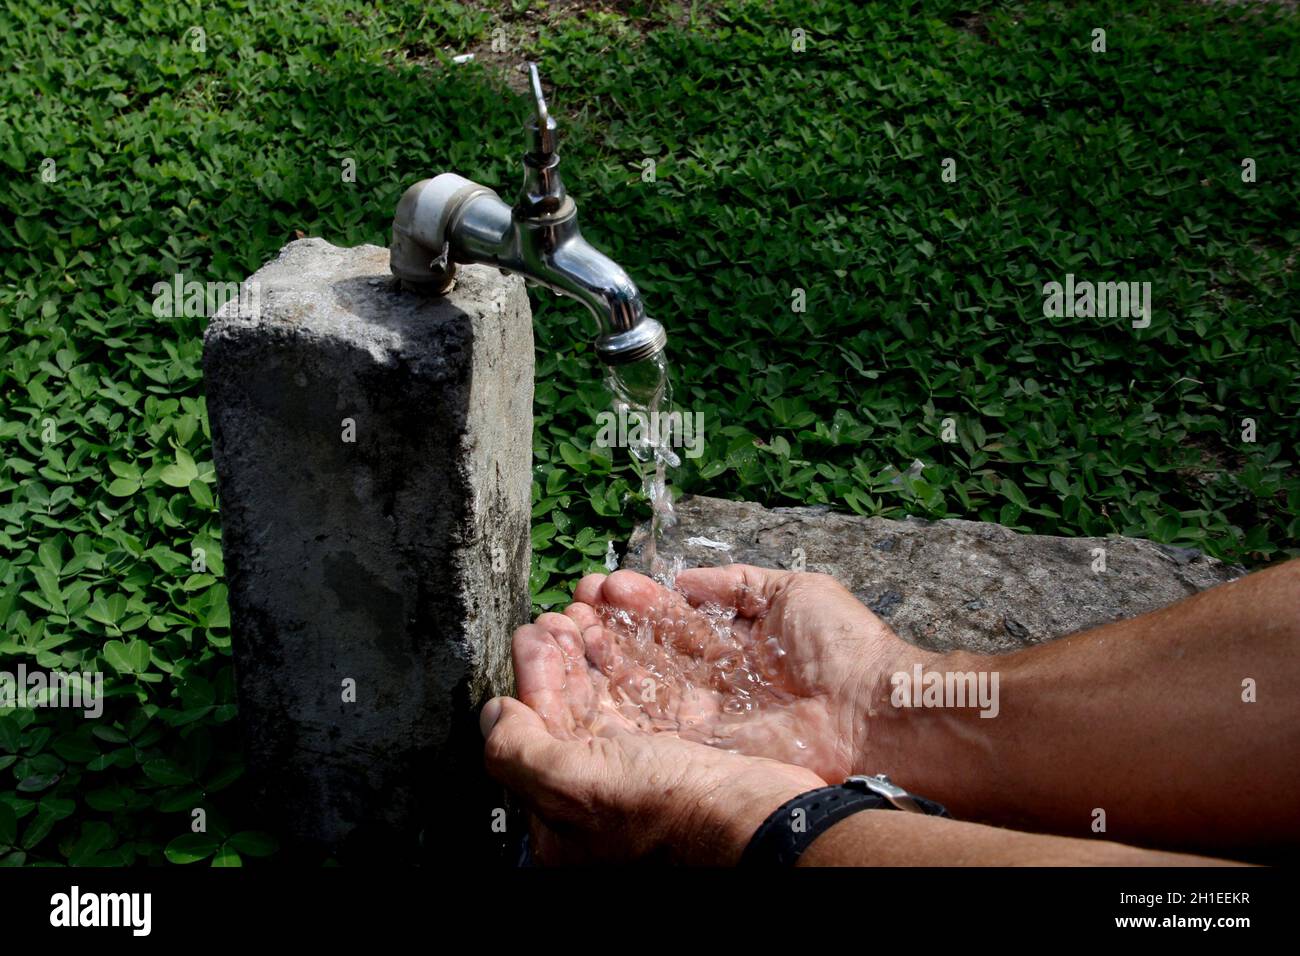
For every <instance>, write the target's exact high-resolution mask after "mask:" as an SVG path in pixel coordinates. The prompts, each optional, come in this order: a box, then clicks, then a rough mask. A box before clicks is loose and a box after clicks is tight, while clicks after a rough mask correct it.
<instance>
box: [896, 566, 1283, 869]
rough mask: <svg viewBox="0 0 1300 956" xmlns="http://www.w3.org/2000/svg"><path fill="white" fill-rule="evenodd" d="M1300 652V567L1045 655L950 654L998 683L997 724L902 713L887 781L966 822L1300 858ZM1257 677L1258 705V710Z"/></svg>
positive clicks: (944, 662) (947, 663)
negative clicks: (1250, 692) (1281, 847)
mask: <svg viewBox="0 0 1300 956" xmlns="http://www.w3.org/2000/svg"><path fill="white" fill-rule="evenodd" d="M1298 649H1300V562H1291V563H1289V564H1286V565H1282V566H1279V567H1276V568H1273V569H1270V570H1268V571H1265V572H1261V573H1259V574H1256V575H1252V576H1250V577H1247V578H1244V579H1241V580H1239V581H1236V582H1233V583H1231V584H1227V585H1224V586H1222V587H1219V588H1215V589H1213V590H1211V591H1207V592H1204V593H1203V594H1200V595H1197V596H1195V597H1192V598H1190V599H1188V600H1186V601H1182V602H1180V603H1178V604H1176V605H1173V606H1171V607H1168V608H1164V609H1162V610H1160V611H1156V612H1153V613H1151V614H1146V615H1143V616H1141V617H1138V618H1134V619H1133V620H1130V621H1122V622H1118V623H1115V624H1111V625H1107V626H1105V627H1100V628H1097V629H1094V630H1092V631H1088V632H1085V633H1081V634H1077V635H1073V636H1070V637H1067V638H1063V639H1061V640H1060V641H1056V642H1053V643H1051V644H1048V645H1044V646H1041V647H1035V648H1031V649H1028V650H1025V651H1021V652H1016V653H1014V654H1008V655H1000V656H978V655H969V654H952V655H943V656H937V657H935V658H933V659H931V660H929V661H928V662H927V663H926V665H925V666H926V669H927V670H937V671H958V672H961V671H981V670H982V671H997V672H998V674H999V690H1000V694H999V701H998V713H997V716H996V717H993V718H982V717H980V716H979V715H978V711H977V710H974V709H969V708H968V709H964V710H956V709H943V708H940V709H928V708H908V709H898V708H894V709H890V708H885V709H884V710H883V711H882V712H881V713H880V714H878V716H877V724H876V727H875V730H874V732H873V734H872V740H871V743H872V748H871V755H872V756H873V757H874V758H875V765H874V766H873V767H872V768H871V769H872V770H875V771H885V772H891V773H892V774H893V775H894V776H895V779H896V780H897V781H898V782H899V783H901V784H903V785H904V786H907V787H909V788H910V789H914V790H916V791H917V792H919V793H921V794H924V795H926V796H929V797H932V798H934V799H937V800H940V801H941V802H944V803H945V804H947V805H948V806H949V808H950V809H951V810H952V811H953V812H954V814H955V815H956V816H959V817H963V818H966V819H979V820H984V821H988V822H993V823H998V824H1002V825H1007V826H1014V827H1018V828H1019V827H1023V828H1031V829H1046V830H1050V831H1054V832H1058V833H1066V834H1071V835H1080V836H1089V835H1091V834H1093V833H1098V832H1104V833H1105V835H1106V836H1107V837H1109V838H1114V839H1119V840H1125V841H1129V840H1132V841H1138V842H1145V843H1153V844H1163V845H1178V846H1197V847H1203V848H1206V849H1211V850H1221V849H1228V848H1248V847H1251V846H1255V845H1272V846H1274V847H1276V846H1277V845H1278V844H1279V843H1283V844H1286V843H1290V844H1292V845H1294V844H1295V843H1297V842H1300V817H1298V816H1297V814H1296V812H1295V808H1296V807H1297V806H1300V757H1298V755H1300V695H1297V694H1296V693H1295V687H1296V686H1297V685H1298V683H1300V655H1298V654H1297V653H1296V651H1297V650H1298ZM1247 679H1250V680H1253V681H1254V682H1255V685H1256V687H1257V695H1258V696H1257V702H1254V703H1250V702H1247V701H1245V700H1243V681H1246V680H1247ZM1099 811H1100V812H1101V813H1104V825H1105V830H1104V831H1099V830H1098V829H1097V824H1098V821H1100V820H1102V819H1103V818H1102V816H1101V813H1099Z"/></svg>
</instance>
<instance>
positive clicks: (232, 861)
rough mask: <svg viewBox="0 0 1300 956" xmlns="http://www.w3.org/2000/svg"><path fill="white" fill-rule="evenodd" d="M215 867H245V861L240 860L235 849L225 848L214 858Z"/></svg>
mask: <svg viewBox="0 0 1300 956" xmlns="http://www.w3.org/2000/svg"><path fill="white" fill-rule="evenodd" d="M212 865H213V866H243V865H244V861H243V860H241V859H240V858H239V854H238V853H236V852H235V850H234V848H233V847H229V846H223V847H222V848H221V849H220V850H218V851H217V853H216V855H215V856H214V857H213V858H212Z"/></svg>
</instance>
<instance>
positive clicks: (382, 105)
mask: <svg viewBox="0 0 1300 956" xmlns="http://www.w3.org/2000/svg"><path fill="white" fill-rule="evenodd" d="M530 7H531V9H530ZM502 9H503V10H505V11H506V12H505V13H504V14H501V15H499V14H497V13H495V12H489V10H488V9H487V7H485V6H480V7H471V6H463V5H459V4H454V3H447V2H441V0H438V2H432V3H430V2H421V3H415V2H396V3H388V4H385V5H384V8H383V9H382V10H379V11H376V10H372V9H369V8H367V7H365V6H363V5H359V4H350V3H344V2H340V0H315V2H286V3H279V4H275V5H271V6H267V5H260V4H253V3H244V2H223V3H215V4H209V5H204V6H202V7H201V6H199V5H197V4H194V5H186V4H178V3H174V2H168V3H161V2H157V0H148V2H145V3H141V2H140V0H98V2H94V3H89V2H85V0H81V2H73V3H70V4H69V3H57V4H56V3H52V2H37V0H0V37H3V39H2V40H0V44H3V47H0V52H2V53H3V58H4V59H5V61H6V62H8V63H10V64H12V65H11V67H10V68H8V69H7V70H6V71H5V73H4V74H3V77H2V78H0V93H2V94H3V95H0V103H2V104H3V105H2V106H0V167H2V168H3V170H4V176H3V178H0V197H2V198H0V207H2V208H3V210H4V215H3V216H0V250H2V255H0V272H2V273H3V288H2V289H0V354H3V356H4V357H3V360H2V361H0V455H2V456H3V461H2V463H0V669H8V670H14V669H16V667H17V666H18V664H20V663H23V664H26V665H27V666H28V667H30V668H44V669H53V668H58V669H64V670H85V669H97V668H98V669H102V670H103V671H105V672H106V674H107V675H108V680H107V688H108V693H109V697H108V700H107V701H106V704H105V713H104V716H103V718H102V719H100V720H97V721H86V720H82V719H81V718H80V715H79V714H71V713H68V712H66V711H59V710H38V711H29V710H15V711H10V712H7V713H0V864H11V865H12V864H24V863H26V864H50V863H53V864H63V863H73V864H129V863H133V862H137V861H147V862H161V861H163V860H165V859H171V860H173V861H175V862H192V861H204V862H213V863H221V864H227V865H228V864H233V863H238V862H241V861H242V860H244V859H245V858H249V857H253V858H257V857H263V856H266V855H268V854H273V853H274V849H275V840H274V836H273V835H267V834H261V833H258V832H257V830H256V820H254V819H251V818H250V817H249V815H248V813H247V810H246V808H245V806H244V802H243V797H242V790H241V786H240V773H241V768H242V762H241V759H240V756H239V750H238V739H237V736H236V734H235V733H234V730H233V723H232V721H233V718H234V716H235V703H234V696H233V682H232V677H231V665H230V660H231V659H230V634H229V617H228V613H227V608H226V589H225V585H224V584H223V579H222V573H223V564H222V555H221V549H220V534H219V532H220V525H219V520H218V508H219V504H220V503H219V501H217V500H215V495H214V484H213V480H214V479H213V473H212V465H211V454H210V443H209V434H208V427H207V420H206V414H205V410H204V404H203V390H202V381H201V376H200V370H199V359H200V354H201V338H200V337H201V333H202V327H203V323H204V320H203V319H201V318H197V319H196V318H182V319H176V320H170V319H157V318H155V317H154V316H153V314H152V312H151V302H152V295H151V292H150V290H151V288H152V286H153V284H154V283H155V282H159V281H168V280H169V279H170V277H171V276H172V275H173V274H174V273H176V272H183V273H185V275H186V276H187V277H189V278H198V279H201V280H239V279H242V278H243V277H245V276H246V275H248V274H249V273H251V272H252V271H253V270H255V269H256V268H257V267H258V266H259V265H260V264H261V263H262V262H264V261H265V260H266V259H267V258H269V257H271V256H273V255H274V253H275V252H276V250H277V249H279V248H280V246H282V245H283V244H284V243H285V242H287V241H289V240H290V239H292V238H294V237H295V235H297V234H299V233H302V234H306V235H318V236H322V237H324V238H326V239H328V240H329V241H331V242H334V243H336V244H340V245H351V244H356V243H362V242H371V243H377V244H385V243H386V242H387V228H388V223H389V220H390V217H391V211H392V208H393V206H394V203H395V201H396V198H397V196H399V195H400V193H401V191H402V189H403V188H404V187H405V186H407V185H409V184H410V183H411V182H412V181H414V180H415V179H417V178H420V177H422V176H425V175H429V174H432V173H435V172H438V171H442V170H454V171H457V172H460V173H461V174H463V175H466V176H468V177H470V178H472V179H476V180H478V181H481V182H484V183H487V184H490V185H494V186H498V187H500V188H501V189H502V190H503V191H505V193H506V194H507V195H508V194H509V193H511V192H512V191H513V189H514V188H515V184H516V183H517V180H518V175H519V172H518V154H519V152H520V149H521V143H522V137H521V130H520V122H521V119H522V117H523V115H524V110H525V107H526V104H524V103H523V102H521V101H519V100H518V99H517V98H514V97H513V95H512V94H510V93H508V92H507V91H504V90H503V88H502V86H501V83H500V81H499V78H498V77H497V76H496V75H495V74H494V73H493V72H492V71H491V70H488V69H485V68H484V67H483V66H481V65H480V64H478V63H475V64H468V65H464V66H450V65H447V64H446V63H445V62H444V61H443V59H442V53H440V51H445V52H449V53H458V52H462V51H463V50H466V49H471V48H473V49H482V48H484V46H485V45H486V44H487V43H488V42H489V41H490V39H491V37H492V36H493V33H494V31H496V30H497V29H498V28H501V27H504V28H505V30H506V35H507V36H508V37H510V38H512V39H513V40H514V41H517V40H518V38H520V37H526V36H527V35H528V26H529V24H531V23H535V22H537V21H536V17H538V16H544V17H545V23H546V27H545V29H544V30H542V36H541V38H540V39H536V40H532V39H530V40H528V41H527V42H526V43H525V44H524V45H522V46H519V47H516V49H515V52H516V53H517V55H518V57H519V58H522V57H523V55H524V54H525V53H527V54H531V55H540V56H541V57H542V58H543V60H544V63H545V68H544V69H545V76H546V78H547V80H548V82H549V83H551V84H554V85H555V86H556V88H557V89H556V91H555V92H554V94H552V96H551V105H552V108H553V110H554V112H556V114H557V115H558V116H559V118H560V121H561V123H562V124H563V125H562V132H563V137H564V138H563V140H562V149H563V152H564V172H565V177H566V181H567V183H568V184H569V188H570V190H571V191H572V192H573V193H574V195H575V196H576V197H577V199H578V201H579V204H580V206H581V209H582V216H583V226H584V232H585V234H586V235H587V236H588V238H590V239H591V240H592V241H593V242H594V243H596V244H597V245H599V246H601V247H602V248H604V249H605V250H607V251H608V252H609V253H610V254H611V255H612V256H613V257H614V258H615V259H616V260H618V261H619V262H620V263H621V264H623V265H624V266H625V267H626V268H627V269H628V271H629V272H630V273H631V274H632V275H633V276H634V277H635V278H636V280H637V281H638V283H639V284H640V285H641V287H642V289H643V291H644V293H645V296H646V299H647V301H648V303H649V305H650V308H651V310H652V313H653V314H655V315H656V316H657V317H658V318H660V319H661V320H662V321H663V322H664V323H665V324H666V325H667V326H668V328H669V331H670V336H671V338H670V348H672V357H673V361H674V376H675V382H676V397H677V401H678V404H679V405H680V406H682V407H683V408H685V409H688V410H692V411H701V412H703V413H704V414H705V416H706V419H705V420H706V431H705V435H706V438H707V445H706V450H705V453H704V454H703V456H701V457H700V458H699V459H696V460H687V462H686V467H685V468H684V469H683V470H682V473H681V474H680V475H679V476H678V477H677V485H678V488H679V489H681V490H684V491H688V492H699V493H707V494H712V495H718V496H722V497H731V498H747V499H752V500H758V501H762V502H764V503H767V504H771V505H782V504H826V505H830V506H831V507H833V508H836V509H841V510H845V511H852V512H857V513H861V514H881V515H888V516H899V515H903V514H914V515H920V516H924V517H930V518H939V517H945V516H951V517H967V518H977V519H980V520H988V521H1000V522H1003V523H1005V524H1008V525H1011V526H1013V527H1015V528H1018V529H1022V530H1025V531H1034V532H1040V533H1051V534H1066V535H1106V534H1116V533H1118V534H1129V535H1138V536H1142V537H1147V538H1151V539H1153V540H1156V541H1160V542H1164V543H1168V544H1171V545H1177V546H1190V547H1196V548H1200V549H1202V550H1205V551H1207V552H1209V553H1210V554H1213V555H1215V556H1218V557H1221V558H1223V559H1225V560H1229V561H1236V562H1241V563H1244V564H1247V565H1255V564H1259V563H1263V562H1267V561H1272V560H1277V559H1280V558H1283V557H1286V556H1289V555H1295V554H1298V553H1300V546H1298V544H1297V542H1298V541H1300V470H1298V469H1297V465H1296V456H1297V451H1298V450H1300V448H1298V444H1300V422H1298V421H1297V418H1296V412H1295V410H1296V408H1297V407H1298V406H1300V324H1298V323H1297V311H1298V310H1297V296H1296V291H1297V288H1296V285H1297V282H1296V273H1295V264H1296V253H1297V249H1300V208H1298V206H1300V204H1298V202H1297V197H1298V194H1297V190H1298V189H1300V187H1298V186H1297V182H1298V181H1300V177H1297V168H1296V158H1295V153H1294V146H1295V144H1296V143H1297V142H1300V117H1298V116H1297V113H1296V111H1295V108H1294V104H1295V103H1296V101H1297V99H1298V98H1300V76H1298V71H1300V61H1298V60H1297V58H1296V57H1295V56H1294V51H1295V49H1296V45H1297V42H1298V41H1300V20H1298V19H1297V16H1296V14H1295V13H1294V12H1290V11H1287V10H1285V9H1281V8H1274V7H1272V6H1268V5H1265V6H1263V7H1259V6H1250V5H1248V6H1246V7H1240V6H1224V5H1219V4H1197V3H1192V2H1158V3H1153V4H1148V5H1144V6H1143V7H1142V8H1141V9H1140V10H1139V9H1135V8H1131V7H1130V6H1129V5H1125V4H1119V3H1086V2H1085V3H1077V4H1075V3H1070V4H1065V3H1057V2H1045V3H1039V2H1024V3H1015V2H1005V3H980V2H970V3H954V2H939V0H935V2H926V3H912V4H871V5H864V6H859V5H858V4H856V3H852V2H848V0H845V2H838V0H836V2H832V0H827V2H823V3H820V4H813V3H789V2H776V3H772V4H766V3H756V2H744V0H730V2H722V3H717V4H707V5H704V4H700V5H696V6H695V7H688V6H682V7H675V6H670V5H665V4H636V3H631V4H618V5H617V6H616V5H615V4H613V3H612V2H611V3H608V4H606V5H605V6H604V7H599V6H595V5H593V6H592V8H591V9H585V10H584V9H582V8H566V7H564V6H563V5H559V4H557V5H556V6H555V7H554V8H543V7H542V6H541V5H539V4H531V5H530V4H528V3H526V2H525V3H515V4H513V5H509V6H504V7H503V8H502ZM195 26H198V27H201V28H202V30H203V31H204V33H203V41H204V42H203V47H204V49H203V50H201V51H200V50H198V49H197V46H198V44H197V42H196V35H195V34H193V33H192V32H191V28H193V27H195ZM1096 27H1102V28H1104V29H1105V30H1106V31H1107V50H1106V52H1105V53H1093V52H1091V50H1090V44H1091V42H1092V30H1093V29H1094V28H1096ZM794 28H799V29H801V30H803V31H805V35H806V49H805V50H804V51H803V52H798V53H797V52H794V51H792V50H791V34H790V31H791V30H792V29H794ZM948 157H950V158H953V159H955V160H956V172H957V179H956V181H955V182H945V181H944V179H943V177H942V175H941V173H942V161H943V159H944V158H948ZM1246 157H1250V158H1253V159H1254V160H1255V161H1256V163H1257V170H1258V179H1257V181H1256V182H1253V183H1247V182H1243V179H1242V166H1241V163H1242V160H1243V159H1244V158H1246ZM347 158H350V159H352V160H354V161H355V166H356V173H357V175H356V181H355V182H344V181H343V179H342V177H341V176H340V169H341V166H342V163H343V161H344V159H347ZM47 159H48V160H52V161H53V163H54V167H53V169H54V171H55V177H54V181H53V182H47V181H45V180H44V179H43V178H42V175H41V173H42V169H43V168H49V167H48V163H46V160H47ZM647 159H654V160H655V179H654V181H653V182H647V181H645V179H644V178H643V175H642V172H643V169H644V168H645V167H644V163H645V160H647ZM1067 272H1072V273H1074V274H1076V275H1077V276H1078V277H1079V278H1080V279H1092V280H1094V281H1097V280H1135V281H1140V280H1147V281H1150V282H1151V283H1152V289H1153V294H1154V299H1155V305H1154V312H1153V316H1152V322H1151V325H1150V327H1149V328H1145V329H1134V328H1132V327H1131V324H1130V322H1129V321H1128V320H1127V319H1123V318H1110V319H1091V318H1070V319H1064V318H1047V317H1045V316H1044V315H1043V308H1042V303H1043V297H1042V294H1041V290H1042V284H1043V283H1044V282H1046V281H1049V280H1057V281H1061V280H1063V279H1064V275H1065V273H1067ZM800 289H801V290H803V294H804V296H805V297H806V309H805V310H804V311H795V310H794V309H793V308H792V305H793V304H794V302H795V296H796V294H797V293H796V290H800ZM535 306H536V308H535V313H536V326H537V338H538V353H537V354H538V369H537V398H536V437H535V441H534V455H535V459H536V483H535V488H534V502H535V507H534V528H533V541H534V546H535V548H536V553H535V556H534V567H533V575H532V586H533V592H534V598H535V600H536V601H538V602H539V603H542V604H546V603H553V602H556V601H560V600H563V599H564V597H565V596H566V595H567V588H568V586H569V584H570V583H571V582H572V581H573V580H574V578H575V577H576V576H577V575H578V574H579V573H581V572H582V571H583V570H585V569H588V568H592V567H596V566H598V565H599V563H600V561H601V559H602V557H603V555H604V553H605V549H606V544H607V541H608V540H610V539H615V540H623V539H625V538H626V535H627V533H628V532H629V530H630V528H631V526H632V523H633V521H634V520H635V519H636V518H637V517H639V516H640V515H643V514H644V513H645V508H644V502H642V501H641V500H640V498H639V493H638V492H637V489H636V485H637V482H636V480H635V476H634V474H633V472H632V470H631V468H630V466H629V464H628V462H627V460H626V458H625V456H624V455H622V454H621V453H617V454H616V453H611V452H610V451H609V450H607V449H602V448H599V447H593V442H594V438H595V435H596V432H597V424H596V419H595V415H596V412H598V411H599V410H601V409H603V408H604V407H605V405H606V402H607V399H606V396H605V394H604V391H603V389H602V387H601V383H600V374H599V371H598V368H597V366H596V364H595V362H594V359H593V356H592V352H591V348H590V341H591V338H592V335H591V333H592V324H591V320H590V318H589V317H588V316H586V315H585V314H583V312H582V311H581V308H580V307H578V306H576V305H575V304H574V303H572V302H570V301H567V300H559V301H554V300H552V299H551V298H550V297H546V298H544V299H538V300H536V302H535ZM1247 418H1249V419H1252V420H1253V421H1254V422H1255V427H1256V430H1257V434H1256V436H1255V437H1256V440H1255V441H1253V442H1248V441H1243V438H1242V435H1243V425H1242V421H1243V419H1247ZM944 419H952V424H953V425H954V426H955V437H956V439H957V440H956V441H944V440H943V434H942V433H943V430H944V424H943V423H944ZM917 459H919V460H920V461H922V462H923V463H924V469H923V471H922V472H921V474H920V476H919V477H917V478H915V479H912V478H908V479H905V480H904V481H902V482H900V483H893V482H892V479H893V478H894V477H895V476H896V474H897V472H898V470H900V469H907V467H908V466H909V465H910V464H911V463H912V462H913V461H914V460H917ZM196 807H201V808H204V809H205V810H206V812H207V813H208V835H194V834H192V833H191V832H190V831H191V826H190V824H191V819H192V817H191V812H192V810H193V808H196Z"/></svg>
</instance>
